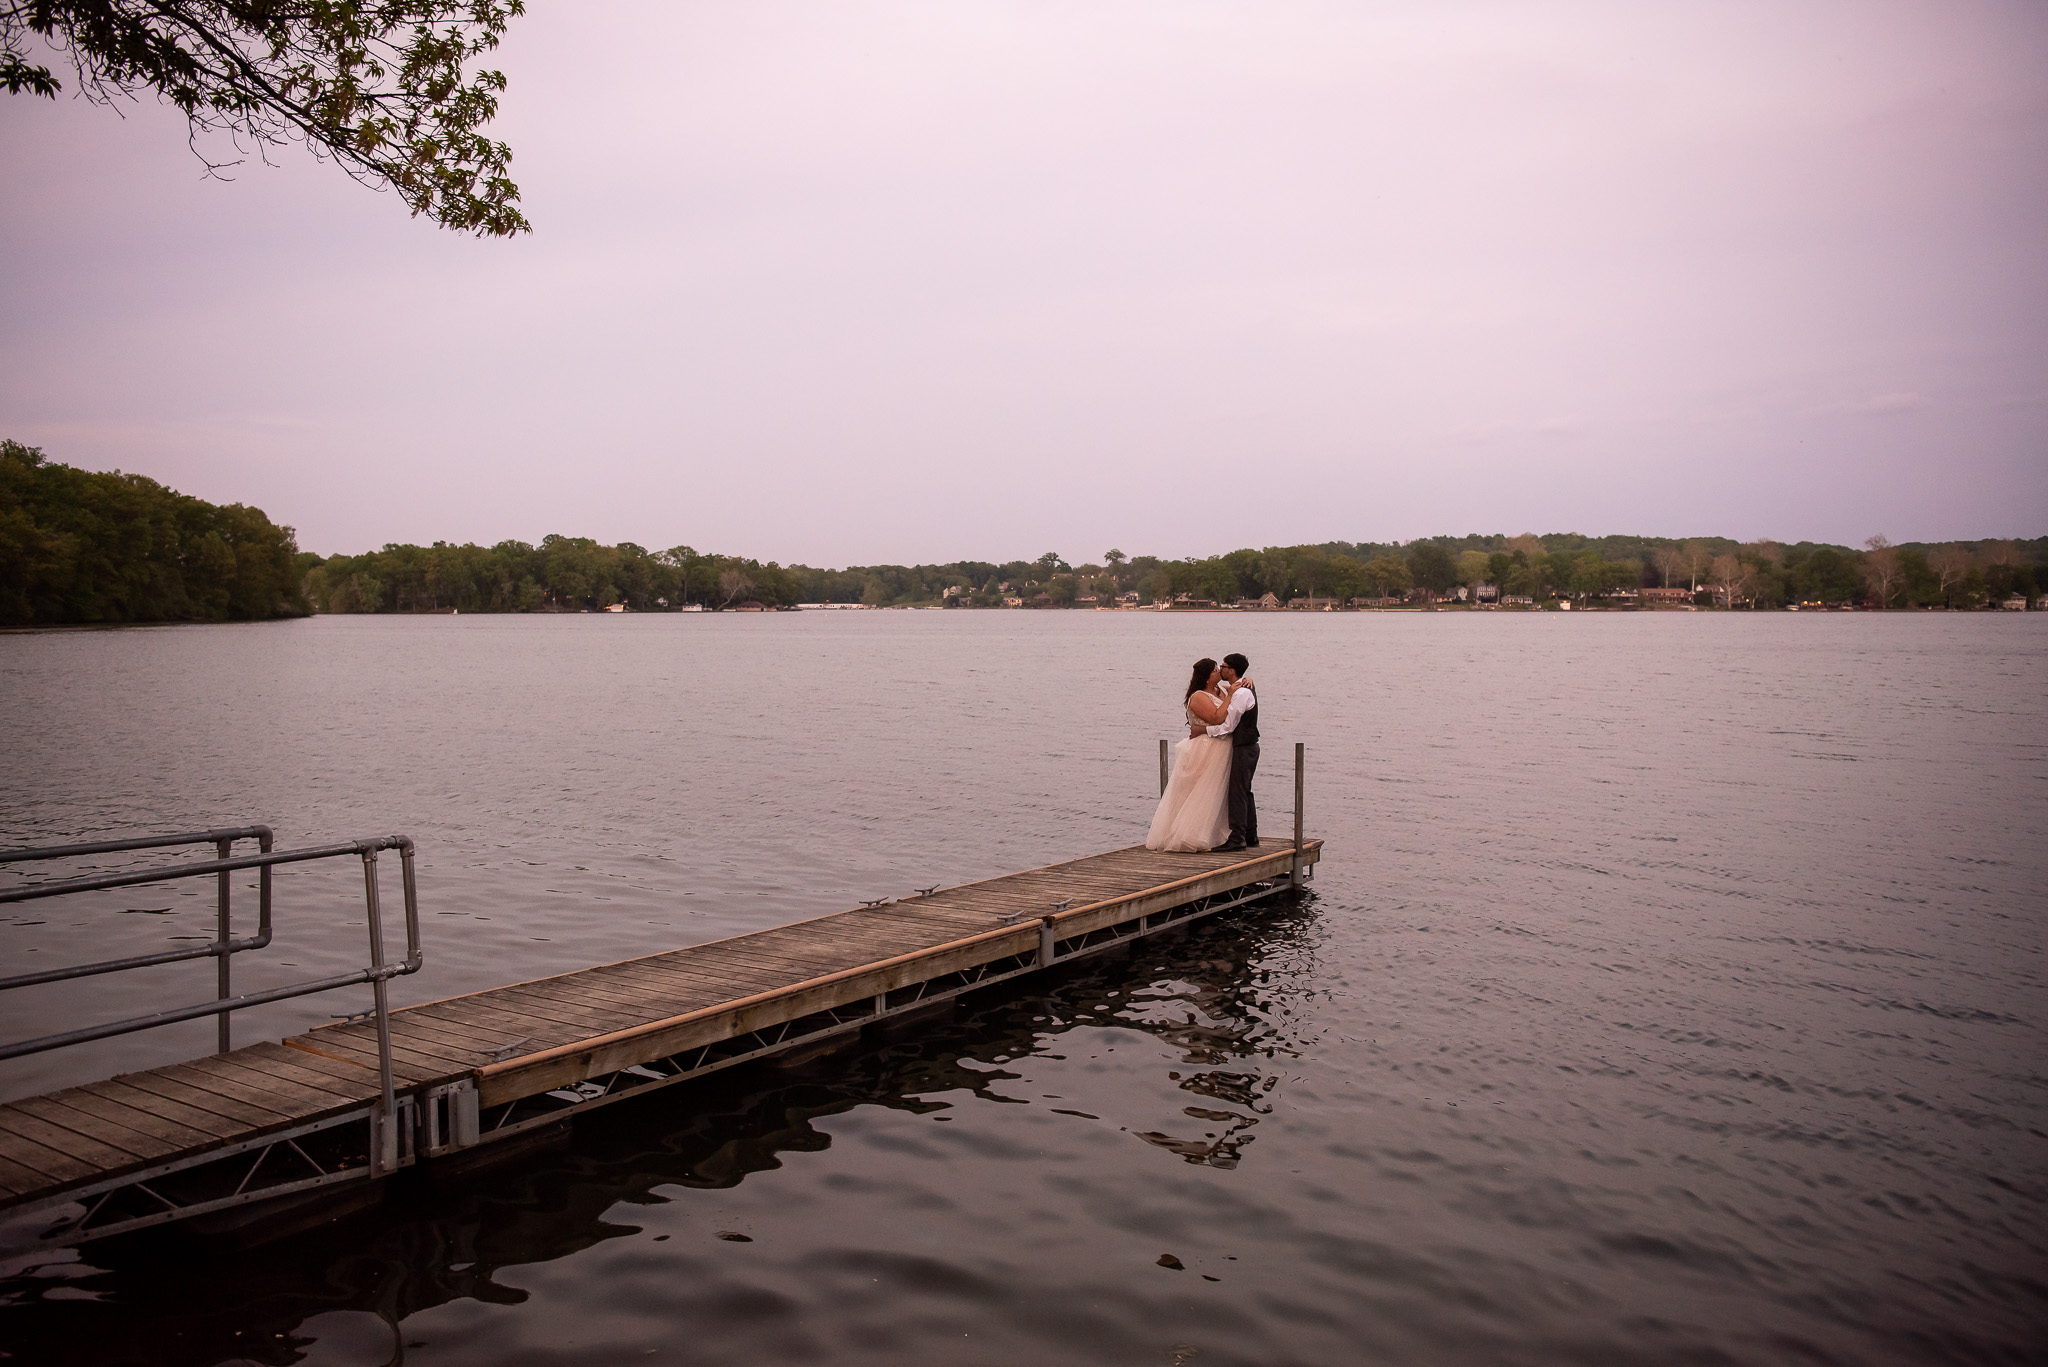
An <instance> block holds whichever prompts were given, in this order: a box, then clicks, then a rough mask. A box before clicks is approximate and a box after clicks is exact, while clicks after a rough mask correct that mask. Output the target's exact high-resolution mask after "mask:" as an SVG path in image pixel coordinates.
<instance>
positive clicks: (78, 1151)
mask: <svg viewBox="0 0 2048 1367" xmlns="http://www.w3.org/2000/svg"><path fill="white" fill-rule="evenodd" d="M0 1130H5V1131H6V1132H7V1133H8V1134H10V1135H13V1136H14V1137H16V1138H18V1139H25V1140H27V1141H29V1142H30V1143H31V1144H39V1145H41V1146H42V1147H43V1148H45V1149H49V1150H52V1151H54V1152H56V1153H57V1154H58V1155H60V1156H61V1157H63V1158H65V1159H68V1160H70V1162H71V1163H72V1164H76V1165H78V1166H82V1167H84V1168H86V1169H87V1170H88V1171H89V1172H91V1173H94V1174H98V1173H103V1172H112V1171H117V1170H119V1169H122V1168H127V1167H132V1166H134V1164H135V1155H133V1154H131V1153H129V1152H128V1151H127V1150H126V1149H117V1148H115V1147H114V1146H113V1145H111V1144H108V1143H105V1142H103V1141H101V1140H98V1139H94V1138H92V1137H91V1136H90V1135H83V1134H79V1133H78V1132H76V1131H75V1130H67V1129H65V1128H64V1127H63V1126H61V1125H53V1124H51V1123H50V1122H49V1121H47V1120H44V1119H43V1118H42V1117H41V1116H37V1115H32V1114H30V1113H29V1112H27V1111H25V1110H23V1109H22V1106H21V1103H20V1102H14V1103H11V1104H9V1105H7V1106H4V1107H0ZM35 1166H37V1167H41V1166H42V1164H41V1163H37V1164H36V1165H35Z"/></svg>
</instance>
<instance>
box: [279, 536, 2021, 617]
mask: <svg viewBox="0 0 2048 1367" xmlns="http://www.w3.org/2000/svg"><path fill="white" fill-rule="evenodd" d="M309 559H310V558H309ZM2043 581H2048V537H2042V538H2036V539H2034V540H2031V541H1981V542H1956V543H1948V544H1944V545H1939V546H1928V545H1901V546H1893V545H1891V544H1890V543H1888V542H1886V541H1885V540H1884V538H1882V537H1873V538H1872V539H1871V542H1870V543H1869V544H1868V545H1866V546H1865V547H1863V548H1860V549H1858V548H1851V547H1847V546H1830V545H1822V544H1818V543H1814V542H1801V543H1799V544H1798V545H1793V546H1780V545H1777V544H1775V543H1772V542H1766V541H1756V542H1741V543H1739V542H1735V541H1731V540H1727V539H1725V538H1719V537H1703V538H1696V539H1693V540H1671V539H1662V538H1656V537H1623V536H1610V537H1597V538H1596V537H1587V536H1580V535H1576V534H1558V535H1551V536H1535V535H1523V536H1515V537H1509V536H1503V535H1495V536H1477V535H1474V536H1464V537H1430V538H1427V539H1424V540H1419V541H1413V542H1409V543H1407V544H1406V545H1399V544H1394V543H1385V544H1381V543H1373V542H1356V543H1353V542H1326V543H1324V544H1322V545H1313V546H1269V547H1267V548H1266V549H1264V550H1249V549H1247V550H1237V551H1231V552H1229V553H1228V554H1225V555H1215V556H1209V557H1206V558H1190V559H1184V560H1161V559H1159V558H1157V557H1155V556H1148V555H1140V556H1126V555H1125V554H1124V553H1123V552H1122V551H1117V550H1112V551H1108V552H1106V553H1105V554H1104V555H1103V557H1102V559H1101V562H1100V563H1091V564H1082V565H1070V564H1068V563H1067V562H1066V561H1065V560H1064V559H1062V558H1061V557H1060V556H1059V555H1057V554H1056V553H1052V552H1048V553H1046V554H1045V555H1042V556H1040V557H1038V559H1036V560H1028V561H1027V560H1011V561H1004V562H996V561H984V560H958V561H953V562H951V563H949V564H939V565H855V566H850V567H848V568H846V569H843V570H829V569H814V568H812V567H810V566H808V565H781V564H777V563H775V562H774V561H769V562H767V563H766V564H763V563H762V562H760V561H757V560H753V559H750V558H748V557H745V556H729V555H717V554H710V553H706V552H700V551H698V550H696V549H694V548H692V547H690V546H674V547H670V548H669V549H667V550H663V551H650V550H648V549H646V548H645V547H642V546H636V545H634V544H632V543H631V542H622V543H620V544H619V545H617V546H604V545H599V544H598V543H597V542H595V541H592V540H589V539H587V538H583V537H568V536H549V537H546V538H545V539H543V540H542V541H541V543H540V544H539V545H538V546H532V545H528V544H527V543H525V542H523V541H501V542H499V543H498V544H497V545H495V546H477V545H461V546H455V545H449V544H447V543H446V542H436V543H434V544H433V545H431V546H386V547H385V548H384V549H383V550H381V551H371V552H368V553H366V554H363V555H355V556H340V555H338V556H334V557H332V558H331V559H328V560H324V561H319V562H318V563H317V564H314V565H313V566H312V568H311V571H310V572H309V573H308V574H307V576H306V580H305V591H306V594H307V596H308V597H309V598H310V599H311V600H312V601H313V603H314V604H315V605H316V606H318V608H319V609H320V610H321V611H323V612H446V611H448V610H450V609H457V610H460V611H463V612H534V611H557V612H560V611H572V612H573V611H581V610H589V609H596V608H604V607H609V606H611V605H613V604H624V605H626V606H628V607H631V608H633V609H635V610H637V611H661V610H663V609H676V608H681V607H683V606H685V605H697V606H701V607H705V608H711V609H720V608H731V607H738V606H742V605H745V604H750V603H758V604H761V605H765V606H768V607H786V606H794V605H796V604H798V603H864V604H867V605H869V606H872V607H893V606H900V605H905V604H918V603H934V602H941V601H947V600H949V599H950V600H951V601H953V602H954V603H956V604H958V605H961V606H971V607H1005V606H1011V607H1016V606H1025V607H1069V606H1074V605H1076V604H1080V605H1090V604H1093V603H1106V602H1109V601H1113V600H1116V599H1122V598H1125V597H1126V596H1127V595H1136V601H1137V602H1139V603H1154V602H1161V601H1168V600H1174V599H1182V598H1185V599H1188V600H1193V601H1203V600H1206V601H1214V602H1221V603H1228V602H1232V601H1240V600H1245V599H1260V598H1262V597H1263V596H1264V595H1266V594H1268V593H1270V594H1272V595H1274V597H1275V598H1277V599H1278V600H1279V601H1281V602H1283V603H1284V602H1289V601H1292V600H1295V599H1298V598H1314V599H1328V600H1334V601H1336V602H1338V603H1345V604H1348V603H1350V602H1351V601H1353V600H1354V599H1361V598H1364V599H1379V600H1388V599H1402V598H1407V597H1411V596H1423V597H1440V596H1444V595H1449V594H1451V593H1453V592H1454V591H1455V590H1456V589H1457V588H1459V587H1460V586H1471V587H1476V586H1478V585H1480V584H1482V583H1484V584H1490V585H1492V586H1493V587H1494V590H1495V591H1496V592H1497V593H1499V594H1500V595H1502V596H1504V597H1526V598H1529V599H1531V600H1536V601H1541V600H1545V599H1551V598H1573V599H1579V600H1587V599H1598V598H1601V597H1604V596H1609V595H1613V594H1616V593H1619V592H1622V591H1632V590H1638V589H1643V588H1659V589H1669V588H1673V587H1682V588H1684V589H1686V590H1687V591H1688V594H1689V596H1696V597H1697V598H1698V600H1699V601H1700V602H1702V603H1708V604H1711V603H1719V604H1720V605H1722V606H1727V607H1742V608H1772V607H1779V606H1783V605H1785V604H1788V603H1801V602H1809V603H1860V604H1867V605H1870V606H1878V605H1883V606H1889V607H1907V606H1915V605H1931V604H1936V603H1941V604H1945V605H1948V606H1954V607H1968V606H1982V605H1984V604H1985V603H1987V602H1992V601H1996V600H2002V599H2003V598H2005V597H2006V596H2008V595H2010V594H2013V593H2018V594H2020V595H2021V596H2023V597H2027V598H2032V597H2034V596H2035V594H2036V592H2037V585H2038V584H2039V583H2041V582H2043Z"/></svg>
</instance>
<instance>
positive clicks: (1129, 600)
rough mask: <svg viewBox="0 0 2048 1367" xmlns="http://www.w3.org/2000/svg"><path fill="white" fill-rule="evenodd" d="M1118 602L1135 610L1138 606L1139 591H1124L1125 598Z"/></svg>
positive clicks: (1122, 597) (1119, 599)
mask: <svg viewBox="0 0 2048 1367" xmlns="http://www.w3.org/2000/svg"><path fill="white" fill-rule="evenodd" d="M1116 601H1117V602H1119V603H1121V604H1123V605H1124V606H1125V607H1127V608H1134V607H1136V606H1138V591H1137V590H1136V589H1127V590H1125V591H1124V593H1123V596H1121V597H1120V598H1118V599H1117V600H1116Z"/></svg>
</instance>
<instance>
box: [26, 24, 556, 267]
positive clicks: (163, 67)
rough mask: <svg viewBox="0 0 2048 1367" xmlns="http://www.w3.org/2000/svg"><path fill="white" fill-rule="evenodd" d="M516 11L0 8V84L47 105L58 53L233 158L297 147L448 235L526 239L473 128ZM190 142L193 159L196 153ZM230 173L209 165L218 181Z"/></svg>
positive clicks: (89, 92)
mask: <svg viewBox="0 0 2048 1367" xmlns="http://www.w3.org/2000/svg"><path fill="white" fill-rule="evenodd" d="M525 8H526V7H525V0H0V86H5V87H6V89H7V90H8V91H9V92H11V93H14V94H22V93H28V94H32V95H42V96H46V97H48V98H52V99H54V98H55V97H56V94H57V92H58V90H60V89H61V88H62V85H63V83H62V82H61V81H60V80H59V79H58V78H57V75H56V73H54V72H52V71H51V70H50V69H49V67H47V66H45V65H43V64H42V63H41V62H40V61H39V60H37V59H38V58H39V57H41V56H42V55H43V54H42V52H41V51H39V48H38V45H39V43H40V44H41V45H47V46H48V47H51V48H55V49H57V50H58V51H60V52H62V53H64V54H65V55H66V56H68V57H69V58H70V60H71V65H72V67H73V68H74V70H75V71H76V72H77V79H78V84H79V90H80V92H81V93H82V94H84V96H85V97H86V98H87V99H89V100H92V101H94V102H96V103H99V104H113V103H115V102H116V101H119V100H123V99H133V98H135V97H136V96H138V95H139V94H141V93H142V92H143V91H154V92H155V93H156V94H157V95H158V97H159V98H161V99H163V100H165V101H167V102H168V103H170V104H173V105H175V106H177V108H178V109H179V111H180V112H182V113H183V114H184V115H185V117H186V119H187V120H188V121H189V122H190V124H191V127H192V131H193V132H194V134H195V135H196V134H200V133H211V132H221V133H226V134H228V135H229V136H230V137H231V138H232V140H233V141H234V144H235V145H236V146H237V147H240V146H243V145H245V144H250V143H253V144H256V145H258V146H282V145H283V144H285V143H288V142H303V143H304V144H306V146H307V147H309V148H310V149H312V151H313V153H314V155H316V156H320V157H331V158H333V159H334V161H335V162H336V163H337V164H339V165H340V166H341V167H342V169H344V170H345V171H347V172H348V174H349V175H351V176H353V177H355V178H356V179H357V180H360V181H363V182H365V183H366V184H370V185H373V186H376V187H379V188H382V187H385V186H389V187H390V188H392V189H395V190H396V191H398V194H399V197H400V198H401V199H403V200H404V201H405V203H406V205H407V207H409V208H410V209H411V210H412V211H413V213H415V214H424V215H426V216H427V217H428V218H430V219H432V220H433V221H434V222H436V223H439V224H441V225H442V226H443V227H447V228H454V229H457V230H459V231H462V232H473V233H476V234H478V235H479V236H486V237H505V236H509V235H511V234H513V233H520V232H526V231H528V230H529V228H530V226H531V225H529V224H528V223H527V221H526V218H525V216H524V215H522V214H521V213H520V212H519V210H518V208H517V207H516V206H517V202H518V199H519V187H518V186H516V185H514V184H513V183H512V181H511V179H510V178H509V177H508V176H507V175H506V170H507V168H508V167H509V166H510V164H511V161H512V149H511V148H509V147H507V146H506V145H505V144H504V143H502V142H495V141H493V140H491V139H490V138H487V137H485V136H484V135H483V133H482V132H480V131H479V130H480V129H482V127H483V126H484V125H485V124H486V123H488V122H490V120H491V118H492V117H493V116H494V115H495V114H496V113H497V112H498V94H499V92H501V91H502V90H504V88H505V77H504V74H503V73H502V72H498V71H491V70H472V69H471V64H472V63H473V62H474V61H475V59H476V58H478V57H480V56H482V55H483V54H484V53H486V52H488V51H490V50H491V49H493V48H495V47H496V46H497V45H498V40H499V38H500V37H501V36H503V34H504V31H505V25H506V24H507V23H508V22H509V21H510V20H511V19H512V18H513V17H515V16H517V15H519V14H522V13H524V12H525ZM196 145H197V144H196V142H195V146H196ZM223 164H224V163H214V162H211V161H209V163H208V165H209V167H211V168H213V169H219V167H220V166H221V165H223Z"/></svg>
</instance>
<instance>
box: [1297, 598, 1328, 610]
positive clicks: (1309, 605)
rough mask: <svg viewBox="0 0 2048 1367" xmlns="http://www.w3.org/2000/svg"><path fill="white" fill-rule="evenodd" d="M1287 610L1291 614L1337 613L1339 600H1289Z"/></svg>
mask: <svg viewBox="0 0 2048 1367" xmlns="http://www.w3.org/2000/svg"><path fill="white" fill-rule="evenodd" d="M1287 610H1288V611H1289V612H1335V611H1336V610H1337V600H1336V599H1334V598H1290V599H1288V600H1287Z"/></svg>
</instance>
